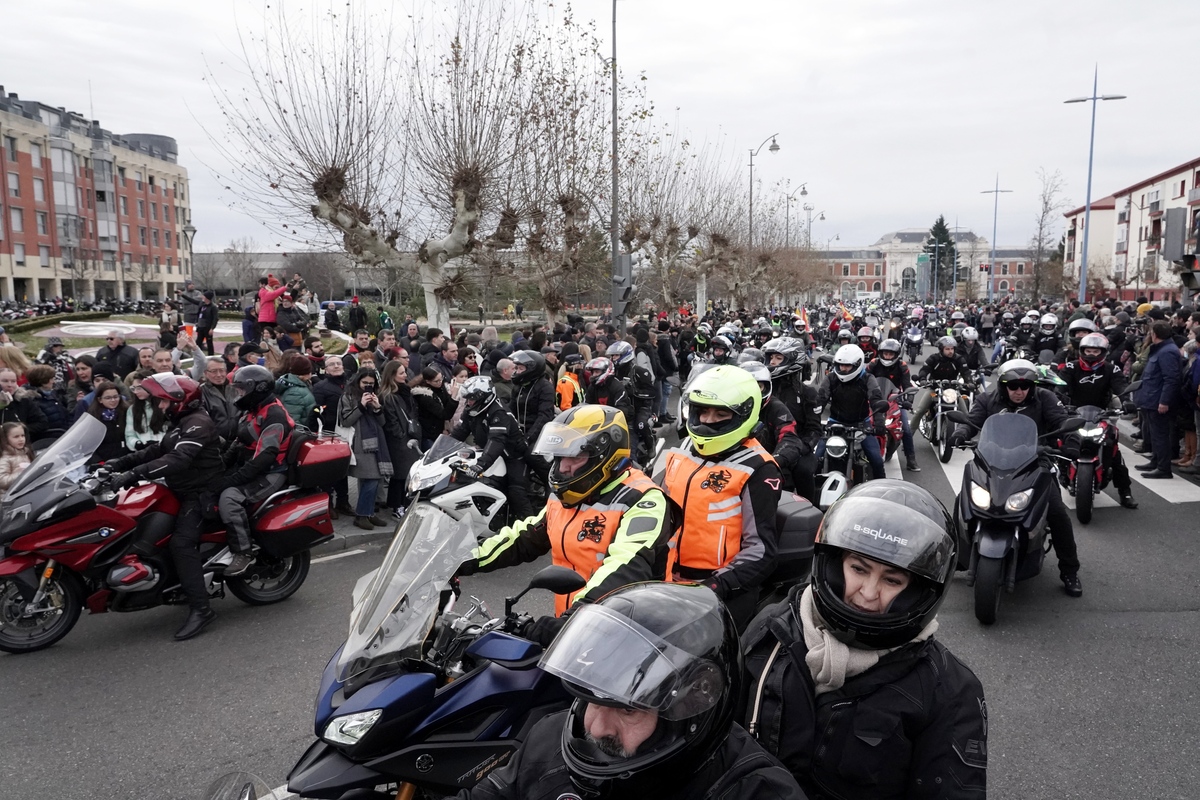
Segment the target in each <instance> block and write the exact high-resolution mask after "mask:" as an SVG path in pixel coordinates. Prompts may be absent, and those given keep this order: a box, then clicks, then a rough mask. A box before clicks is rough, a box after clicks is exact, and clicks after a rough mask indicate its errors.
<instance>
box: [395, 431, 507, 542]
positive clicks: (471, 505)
mask: <svg viewBox="0 0 1200 800" xmlns="http://www.w3.org/2000/svg"><path fill="white" fill-rule="evenodd" d="M482 454H483V451H481V450H480V449H479V448H476V447H472V446H471V445H469V444H466V443H465V442H460V441H459V440H458V439H455V438H454V437H453V436H449V435H447V434H444V433H443V434H442V435H441V436H439V437H438V438H437V441H435V442H434V443H433V446H432V447H430V448H429V450H428V452H426V453H425V455H424V456H422V458H421V460H420V461H418V462H417V463H416V464H413V467H412V470H410V471H409V473H408V493H409V495H410V498H409V508H412V507H413V506H415V505H417V503H418V502H419V501H422V502H427V503H431V504H432V505H434V506H437V507H438V508H440V509H441V510H443V511H445V512H446V513H447V514H449V515H450V516H451V517H453V518H454V519H469V520H470V523H471V530H474V531H486V530H489V529H490V530H499V529H500V528H501V527H503V526H504V523H505V517H506V516H507V515H506V514H504V513H502V511H503V509H504V506H505V503H506V502H507V500H508V498H507V497H506V496H505V494H504V493H503V492H502V491H500V490H499V489H497V488H496V487H495V486H493V485H492V484H491V483H489V480H488V479H493V480H495V482H497V483H499V484H500V485H504V478H505V475H507V468H506V467H505V465H504V459H502V458H497V459H496V460H495V462H493V463H492V465H491V466H490V467H488V468H487V469H486V470H484V472H483V474H482V475H480V476H479V478H475V479H472V478H470V477H469V476H468V475H466V473H465V472H463V470H462V469H460V468H459V467H463V466H465V467H474V466H475V464H476V463H478V461H479V457H480V456H481V455H482Z"/></svg>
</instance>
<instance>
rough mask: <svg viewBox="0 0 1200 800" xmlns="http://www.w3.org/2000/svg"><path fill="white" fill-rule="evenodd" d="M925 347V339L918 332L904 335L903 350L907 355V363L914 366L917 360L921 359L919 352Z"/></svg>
mask: <svg viewBox="0 0 1200 800" xmlns="http://www.w3.org/2000/svg"><path fill="white" fill-rule="evenodd" d="M924 345H925V337H924V336H923V335H922V334H921V332H920V331H914V330H910V331H909V332H908V333H906V334H904V348H905V352H906V353H907V354H908V363H909V364H915V363H916V361H917V359H918V358H920V357H921V350H922V348H923V347H924Z"/></svg>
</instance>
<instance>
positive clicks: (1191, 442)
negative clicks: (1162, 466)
mask: <svg viewBox="0 0 1200 800" xmlns="http://www.w3.org/2000/svg"><path fill="white" fill-rule="evenodd" d="M1182 450H1183V452H1181V453H1180V454H1179V458H1177V459H1175V460H1174V461H1172V462H1171V463H1173V464H1174V465H1175V466H1177V467H1183V466H1186V465H1188V464H1191V463H1192V459H1194V458H1195V457H1196V432H1195V431H1184V433H1183V448H1182Z"/></svg>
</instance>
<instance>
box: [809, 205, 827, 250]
mask: <svg viewBox="0 0 1200 800" xmlns="http://www.w3.org/2000/svg"><path fill="white" fill-rule="evenodd" d="M816 210H817V207H816V206H810V205H809V204H808V203H805V204H804V212H805V213H806V214H808V228H807V229H806V231H805V233H804V237H805V242H804V244H805V246H811V245H812V221H813V213H812V212H814V211H816ZM817 221H818V222H824V221H825V212H824V211H819V212H817Z"/></svg>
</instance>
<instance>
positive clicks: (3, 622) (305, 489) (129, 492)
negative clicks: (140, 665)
mask: <svg viewBox="0 0 1200 800" xmlns="http://www.w3.org/2000/svg"><path fill="white" fill-rule="evenodd" d="M103 439H104V425H103V424H102V423H101V422H100V421H99V420H97V419H95V418H93V417H91V416H84V417H82V418H80V420H79V421H78V422H76V423H75V424H74V425H72V426H71V428H70V429H69V430H68V431H67V432H66V434H64V435H63V436H62V438H60V439H58V440H56V441H55V442H54V443H53V444H51V445H50V446H49V447H48V448H47V449H46V450H44V451H43V452H42V453H41V454H39V455H38V457H37V458H36V459H35V460H34V462H33V463H32V464H30V465H29V467H27V468H26V469H25V471H24V472H22V473H21V475H20V476H19V477H18V478H17V480H16V481H15V482H14V483H13V485H12V486H11V487H10V488H9V490H8V492H7V493H6V494H5V495H4V497H3V499H0V650H3V651H6V652H9V653H29V652H32V651H34V650H41V649H42V648H45V647H49V646H50V645H52V644H54V643H55V642H57V641H58V640H60V639H62V638H63V637H64V636H66V635H67V634H68V633H69V632H70V631H71V628H72V627H74V625H75V623H76V622H77V621H78V620H79V615H80V612H81V611H82V610H83V608H84V607H85V606H86V607H87V609H88V611H89V612H90V613H92V614H102V613H105V612H107V611H142V610H145V609H149V608H154V607H156V606H160V605H174V604H182V603H185V602H186V599H185V597H184V595H183V591H182V590H181V589H180V587H179V580H178V577H177V575H176V572H175V564H174V560H173V559H172V558H171V554H170V552H169V550H168V545H169V543H170V540H171V533H172V531H173V530H174V527H175V516H176V515H177V514H178V512H179V501H178V500H177V499H176V498H175V495H174V494H173V493H172V492H171V491H170V490H169V489H167V488H166V487H165V486H162V485H161V484H157V483H148V484H142V485H140V486H135V487H132V488H129V489H125V490H123V491H121V492H120V493H119V494H117V493H114V492H112V491H111V490H110V489H108V488H107V487H106V485H105V483H104V481H102V480H101V479H99V478H97V477H95V476H94V475H89V474H87V472H86V471H85V468H86V465H87V463H88V461H89V459H90V458H91V456H92V453H93V452H95V450H96V448H97V447H98V446H99V445H100V443H101V442H102V441H103ZM288 463H289V464H290V465H291V466H290V467H289V470H290V475H289V483H288V485H287V486H285V488H283V489H281V490H280V491H278V492H276V493H275V494H273V495H271V496H270V497H268V498H267V499H266V500H264V501H262V502H261V503H258V504H257V505H256V506H255V507H254V508H252V509H251V515H250V517H251V530H252V537H253V539H254V542H255V544H256V545H257V546H258V550H257V551H256V556H257V559H256V561H255V562H254V564H253V566H251V567H250V569H249V570H248V571H247V572H246V573H244V574H242V575H239V576H238V577H236V578H224V577H223V576H222V574H221V573H222V569H223V568H224V566H225V565H227V564H228V563H229V562H230V561H231V559H232V556H231V554H230V551H229V548H228V547H226V537H225V530H224V525H223V523H222V522H221V521H220V519H214V520H212V521H207V522H205V528H204V534H203V537H202V539H201V546H200V557H201V559H202V560H203V563H204V571H205V580H206V583H207V586H208V590H209V594H210V595H211V596H212V597H224V596H225V589H226V588H228V589H229V591H230V592H232V593H233V595H234V596H235V597H237V598H238V599H239V600H242V601H244V602H246V603H249V604H250V605H267V604H270V603H278V602H279V601H281V600H285V599H287V598H288V597H290V596H291V595H292V594H294V593H295V592H296V590H297V589H299V588H300V586H301V584H303V583H304V580H305V578H306V577H307V576H308V568H309V561H310V559H311V556H310V554H309V549H310V548H312V547H313V546H314V545H316V544H319V543H320V542H321V541H323V540H325V539H327V538H328V537H330V536H332V535H333V523H332V521H331V520H330V517H329V496H328V495H327V494H326V493H325V492H323V491H321V490H320V489H319V488H317V487H319V486H329V485H331V484H333V483H335V482H337V481H338V480H340V479H341V478H342V477H343V476H345V474H346V470H347V469H348V468H349V463H350V448H349V445H348V444H347V443H346V442H344V441H342V440H341V439H337V438H334V437H314V436H312V435H303V434H301V433H300V432H297V433H296V434H294V435H293V437H292V445H291V447H290V448H289V453H288Z"/></svg>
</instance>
